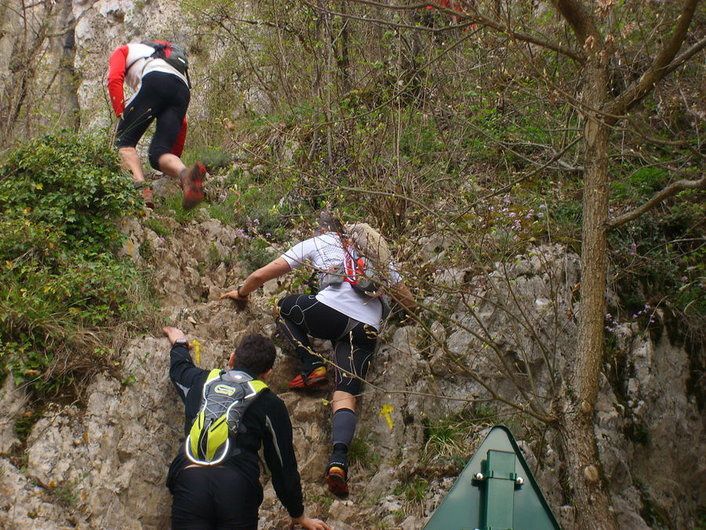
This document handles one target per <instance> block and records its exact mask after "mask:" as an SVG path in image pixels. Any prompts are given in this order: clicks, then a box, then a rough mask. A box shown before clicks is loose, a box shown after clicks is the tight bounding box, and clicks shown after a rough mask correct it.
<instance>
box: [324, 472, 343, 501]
mask: <svg viewBox="0 0 706 530" xmlns="http://www.w3.org/2000/svg"><path fill="white" fill-rule="evenodd" d="M346 475H347V474H346V470H345V469H343V468H342V467H338V466H336V465H332V466H330V467H329V468H328V471H326V485H327V486H328V490H329V491H330V492H331V493H333V494H334V495H335V496H336V497H338V498H341V499H344V498H346V497H348V477H347V476H346Z"/></svg>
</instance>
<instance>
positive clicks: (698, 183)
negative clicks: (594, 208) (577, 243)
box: [608, 176, 706, 230]
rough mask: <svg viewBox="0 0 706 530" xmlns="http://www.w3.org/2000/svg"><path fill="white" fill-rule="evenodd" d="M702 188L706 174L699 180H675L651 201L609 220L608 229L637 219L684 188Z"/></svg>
mask: <svg viewBox="0 0 706 530" xmlns="http://www.w3.org/2000/svg"><path fill="white" fill-rule="evenodd" d="M700 188H706V176H702V177H701V178H700V179H698V180H686V179H684V180H678V181H676V182H673V183H672V184H670V185H669V186H667V187H666V188H664V189H663V190H661V191H659V192H658V193H656V194H655V195H654V196H653V197H652V198H651V199H650V200H649V201H647V202H646V203H645V204H643V205H642V206H638V207H637V208H635V209H634V210H630V211H629V212H627V213H624V214H623V215H621V216H619V217H616V218H615V219H613V220H612V221H609V222H608V229H609V230H612V229H613V228H617V227H619V226H622V225H624V224H625V223H628V222H630V221H632V220H633V219H636V218H637V217H639V216H641V215H642V214H643V213H645V212H647V211H648V210H651V209H652V208H654V207H655V206H657V205H658V204H659V203H661V202H662V201H664V200H666V199H668V198H669V197H671V196H672V195H675V194H677V193H678V192H680V191H684V190H696V189H700Z"/></svg>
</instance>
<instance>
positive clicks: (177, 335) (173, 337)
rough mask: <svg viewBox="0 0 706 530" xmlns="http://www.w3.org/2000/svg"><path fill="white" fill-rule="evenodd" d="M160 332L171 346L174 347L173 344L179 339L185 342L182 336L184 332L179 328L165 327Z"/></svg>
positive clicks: (184, 337)
mask: <svg viewBox="0 0 706 530" xmlns="http://www.w3.org/2000/svg"><path fill="white" fill-rule="evenodd" d="M162 331H163V332H164V334H165V335H166V336H167V338H168V339H169V344H171V345H172V346H173V345H174V342H175V341H177V340H179V339H184V340H186V335H184V332H183V331H182V330H180V329H179V328H174V327H172V326H165V327H163V328H162Z"/></svg>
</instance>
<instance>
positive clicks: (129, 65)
mask: <svg viewBox="0 0 706 530" xmlns="http://www.w3.org/2000/svg"><path fill="white" fill-rule="evenodd" d="M155 42H159V43H164V44H168V42H167V41H155ZM153 53H154V48H153V47H152V46H149V45H147V44H142V43H140V42H132V43H130V44H125V45H123V46H118V47H117V48H115V50H114V51H113V53H112V54H111V55H110V59H109V61H108V94H109V95H110V103H111V104H112V105H113V110H114V111H115V115H116V116H117V117H121V116H122V113H123V111H124V110H125V106H126V104H127V103H129V100H128V101H125V93H124V91H123V83H127V85H128V86H129V87H130V88H131V89H132V90H133V92H134V94H133V96H132V98H134V97H135V95H136V94H137V93H138V92H139V91H140V87H141V86H142V78H143V77H144V76H145V75H147V74H148V73H150V72H164V73H167V74H171V75H175V76H177V77H178V78H179V79H181V80H182V81H183V82H184V84H186V86H189V82H188V81H187V79H186V77H185V76H184V75H183V74H182V73H181V72H179V70H177V69H176V68H174V67H173V66H171V65H170V64H169V63H167V62H166V61H164V60H162V59H159V58H156V57H151V55H152V54H153ZM132 98H130V99H132ZM186 129H187V124H186V116H184V121H183V122H182V126H181V130H180V131H179V136H178V138H177V140H176V143H175V144H174V146H173V147H172V154H175V155H177V156H180V155H181V152H182V150H183V148H184V141H185V140H186Z"/></svg>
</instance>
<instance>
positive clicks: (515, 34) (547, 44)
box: [302, 0, 584, 63]
mask: <svg viewBox="0 0 706 530" xmlns="http://www.w3.org/2000/svg"><path fill="white" fill-rule="evenodd" d="M302 1H304V3H306V4H307V5H310V4H309V3H308V2H306V1H305V0H302ZM348 1H349V2H354V3H356V4H362V5H367V6H371V7H378V8H380V9H387V10H394V11H414V10H419V9H426V8H427V7H428V6H430V5H431V6H433V7H434V9H435V10H436V11H439V12H442V13H445V14H447V15H450V16H454V17H458V18H459V19H463V20H465V21H466V23H464V24H457V25H453V26H446V27H444V28H427V27H424V26H409V25H397V24H394V23H390V22H386V21H378V22H383V23H385V24H387V25H395V26H398V27H405V28H409V29H415V30H421V31H432V32H438V31H446V30H449V29H456V28H463V27H466V26H469V25H471V24H479V25H481V26H487V27H489V28H492V29H494V30H495V31H498V32H500V33H504V34H506V35H507V36H509V37H512V38H513V39H516V40H519V41H523V42H529V43H531V44H536V45H537V46H541V47H543V48H547V49H549V50H552V51H555V52H557V53H560V54H562V55H565V56H567V57H569V58H571V59H573V60H574V61H576V62H578V63H583V62H584V57H583V56H582V55H581V54H580V53H577V52H575V51H573V50H571V49H569V48H566V47H564V46H562V45H560V44H557V43H554V42H551V41H548V40H545V39H541V38H539V37H535V36H534V35H530V34H528V33H523V32H521V31H515V30H513V29H512V28H510V27H508V26H507V25H506V24H503V23H501V22H498V21H497V20H494V19H492V18H490V17H487V16H485V15H483V14H481V13H480V12H478V10H476V9H475V8H473V6H468V5H467V6H466V7H469V8H471V9H472V10H473V12H472V14H469V13H468V12H465V11H463V12H462V11H455V10H453V9H449V8H446V7H443V6H439V5H435V4H434V3H433V2H420V3H416V4H407V5H389V4H383V3H381V2H374V1H373V0H348ZM333 14H335V15H338V16H351V15H346V14H342V13H333ZM353 18H357V19H358V20H364V21H367V22H370V21H371V20H370V19H367V18H362V17H353Z"/></svg>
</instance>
